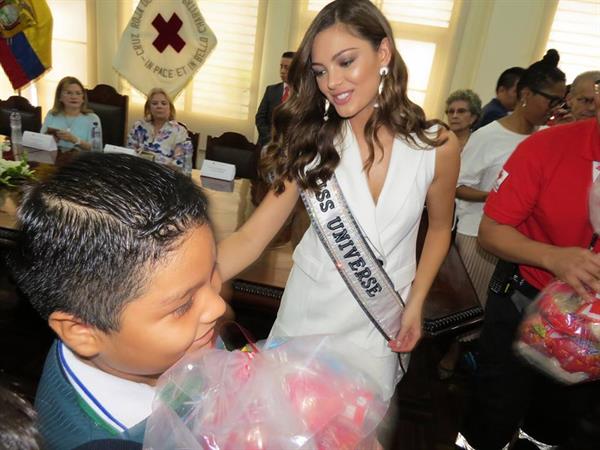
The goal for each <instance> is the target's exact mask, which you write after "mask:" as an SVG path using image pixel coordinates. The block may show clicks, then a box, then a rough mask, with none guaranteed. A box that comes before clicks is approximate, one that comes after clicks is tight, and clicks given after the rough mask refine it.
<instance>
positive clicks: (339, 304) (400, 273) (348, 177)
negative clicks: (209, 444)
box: [270, 125, 435, 398]
mask: <svg viewBox="0 0 600 450" xmlns="http://www.w3.org/2000/svg"><path fill="white" fill-rule="evenodd" d="M337 147H338V150H339V151H340V154H341V161H340V164H339V165H338V167H337V168H336V170H335V174H336V177H337V179H338V182H339V184H340V187H341V189H342V192H343V193H344V196H345V197H346V201H347V203H348V206H349V208H350V210H351V211H352V214H353V215H354V218H355V219H356V221H357V223H358V224H359V226H360V227H361V228H362V231H363V234H364V235H365V236H366V237H367V238H368V242H369V245H371V248H372V249H373V251H374V253H375V255H376V257H377V258H378V259H380V260H383V262H384V266H383V267H384V269H385V270H386V272H387V273H388V275H389V277H390V279H391V280H392V282H393V283H394V287H395V288H396V290H397V291H398V292H399V293H400V295H401V296H402V298H403V299H406V298H407V297H408V294H409V292H410V286H411V283H412V281H413V280H414V277H415V272H416V241H417V232H418V228H419V222H420V218H421V214H422V211H423V205H424V203H425V197H426V195H427V191H428V189H429V186H430V184H431V181H432V180H433V175H434V169H435V150H433V149H426V150H423V149H417V148H415V147H414V146H411V145H409V144H408V143H407V142H406V141H404V140H402V139H398V138H397V139H396V140H395V141H394V144H393V150H392V154H391V160H390V165H389V169H388V173H387V176H386V179H385V182H384V185H383V188H382V191H381V194H380V196H379V200H378V203H377V205H375V204H374V202H373V198H372V197H371V193H370V191H369V187H368V184H367V178H366V174H365V173H364V172H363V170H362V161H361V158H360V152H359V148H358V144H357V142H356V139H355V137H354V134H353V133H352V131H351V128H350V126H349V125H346V126H345V130H344V133H343V137H342V139H341V142H340V144H339V145H338V146H337ZM293 260H294V265H293V267H292V270H291V272H290V276H289V278H288V281H287V284H286V288H285V292H284V294H283V298H282V300H281V306H280V307H279V312H278V314H277V319H276V321H275V323H274V325H273V328H272V330H271V333H270V338H271V337H278V336H305V335H315V334H335V335H339V336H340V337H341V338H342V339H344V340H347V348H348V356H349V358H351V360H352V361H353V363H354V364H355V365H356V366H357V367H361V368H362V369H363V370H365V371H366V372H367V373H368V374H369V375H371V376H372V377H373V379H374V380H376V381H378V382H379V383H380V385H381V389H382V393H383V395H384V397H385V398H389V397H391V396H392V394H393V393H394V389H395V386H396V384H397V382H398V381H399V379H400V376H401V373H400V370H399V364H398V357H397V354H396V353H393V352H392V351H391V350H390V349H389V348H388V346H387V342H386V341H385V339H384V338H383V337H382V336H381V334H380V333H379V332H378V331H377V330H376V329H375V327H374V326H373V324H372V323H371V322H370V321H369V319H368V318H367V316H366V315H365V313H364V312H363V311H362V309H361V308H360V306H359V305H358V303H357V302H356V300H355V299H354V298H353V297H352V294H351V293H350V291H349V290H348V287H347V286H346V284H345V283H344V281H343V280H342V278H341V276H340V275H339V273H338V272H337V270H336V268H335V266H334V265H333V263H332V261H331V259H330V258H329V256H328V254H327V252H326V251H325V249H324V247H323V245H322V244H321V242H320V241H319V238H318V236H317V234H316V233H315V232H314V230H313V228H312V226H311V227H310V228H309V229H308V230H307V231H306V234H305V235H304V237H303V238H302V240H301V241H300V243H299V244H298V246H297V247H296V250H295V251H294V255H293ZM398 320H400V318H398Z"/></svg>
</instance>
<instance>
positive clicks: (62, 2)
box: [36, 0, 89, 111]
mask: <svg viewBox="0 0 600 450" xmlns="http://www.w3.org/2000/svg"><path fill="white" fill-rule="evenodd" d="M47 3H48V6H49V7H50V10H51V11H52V20H53V27H52V69H51V70H50V71H49V72H48V73H47V74H46V75H44V76H43V77H42V78H41V79H40V81H39V82H38V83H36V88H37V94H38V101H39V104H40V105H41V106H42V109H43V110H44V111H48V109H49V108H51V107H52V105H53V103H54V94H55V91H56V86H57V85H58V82H59V81H60V80H61V78H63V77H66V76H72V77H75V78H77V79H78V80H79V81H81V82H82V83H83V85H84V86H88V82H89V77H88V75H89V74H88V45H87V44H88V21H87V20H85V18H86V17H87V12H88V11H87V2H86V0H47ZM82 18H83V19H84V20H82Z"/></svg>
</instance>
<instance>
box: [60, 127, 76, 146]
mask: <svg viewBox="0 0 600 450" xmlns="http://www.w3.org/2000/svg"><path fill="white" fill-rule="evenodd" d="M56 136H58V138H59V139H62V140H63V141H67V142H72V143H73V144H75V143H76V142H77V141H78V140H79V139H78V138H77V136H75V135H73V134H72V133H71V132H70V131H65V130H58V131H57V132H56Z"/></svg>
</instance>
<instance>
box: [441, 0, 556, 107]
mask: <svg viewBox="0 0 600 450" xmlns="http://www.w3.org/2000/svg"><path fill="white" fill-rule="evenodd" d="M465 7H466V8H468V9H467V11H466V14H467V17H466V21H465V25H464V27H463V30H462V36H460V37H459V39H460V45H459V51H458V55H457V58H456V64H455V70H454V73H453V74H451V79H452V81H451V83H450V90H449V92H451V91H453V90H455V89H461V88H470V89H473V90H474V91H475V92H477V93H478V94H479V96H480V97H481V100H482V101H483V102H484V103H487V102H488V101H489V99H491V98H492V97H494V95H495V87H496V81H497V79H498V76H499V75H500V73H502V71H504V70H505V69H508V68H509V67H512V66H521V67H528V66H529V65H531V64H532V63H533V62H534V61H536V60H537V59H539V58H540V57H541V56H542V55H541V54H540V50H541V47H542V45H540V44H543V43H545V40H546V36H547V33H548V23H549V21H550V20H551V18H552V16H553V13H554V10H555V8H556V1H553V0H496V1H485V0H470V1H466V2H465ZM542 41H544V42H542Z"/></svg>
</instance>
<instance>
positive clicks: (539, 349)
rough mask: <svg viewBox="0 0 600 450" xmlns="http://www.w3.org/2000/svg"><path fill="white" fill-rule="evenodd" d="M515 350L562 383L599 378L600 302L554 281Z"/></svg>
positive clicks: (535, 307) (534, 306) (532, 311)
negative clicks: (581, 295) (584, 296)
mask: <svg viewBox="0 0 600 450" xmlns="http://www.w3.org/2000/svg"><path fill="white" fill-rule="evenodd" d="M515 347H516V350H517V352H518V353H519V354H521V356H523V357H524V358H525V359H526V360H528V361H529V362H530V363H531V364H532V365H534V366H535V367H537V368H538V369H540V370H542V371H543V372H546V373H547V374H549V375H550V376H552V377H553V378H556V379H557V380H559V381H562V382H563V383H567V384H572V383H579V382H582V381H591V380H595V379H598V378H600V300H599V299H597V298H594V299H593V300H586V299H583V298H582V297H580V296H579V295H577V293H575V291H574V290H573V289H572V288H571V287H570V286H569V285H567V284H566V283H563V282H562V281H553V282H552V283H550V284H549V285H548V286H547V287H546V288H545V289H544V290H543V291H542V292H541V293H540V295H539V297H538V298H537V299H536V301H535V302H534V303H533V304H532V305H531V307H530V309H529V310H528V312H527V314H526V316H525V318H524V319H523V321H522V323H521V326H520V330H519V338H518V340H517V342H516V343H515Z"/></svg>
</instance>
